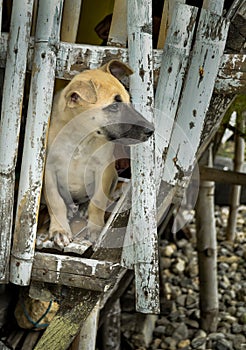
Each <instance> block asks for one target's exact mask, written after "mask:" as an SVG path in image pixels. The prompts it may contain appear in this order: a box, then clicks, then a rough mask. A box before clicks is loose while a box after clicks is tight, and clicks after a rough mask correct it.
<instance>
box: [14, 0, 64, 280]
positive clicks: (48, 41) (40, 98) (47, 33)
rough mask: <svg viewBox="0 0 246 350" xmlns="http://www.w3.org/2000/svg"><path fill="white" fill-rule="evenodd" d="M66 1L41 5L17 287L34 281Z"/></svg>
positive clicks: (18, 227) (20, 206) (20, 207)
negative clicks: (38, 231) (34, 261)
mask: <svg viewBox="0 0 246 350" xmlns="http://www.w3.org/2000/svg"><path fill="white" fill-rule="evenodd" d="M62 4H63V0H53V1H48V0H43V1H42V2H40V4H39V12H38V21H37V29H36V36H35V41H36V43H35V54H34V64H33V67H32V68H33V70H32V80H31V87H30V96H29V105H28V113H27V121H26V131H25V142H24V149H23V160H22V166H21V175H20V183H19V194H18V202H17V214H16V220H15V232H14V240H13V248H12V258H11V265H10V269H11V273H10V275H11V276H10V278H11V281H12V282H13V283H16V284H20V285H28V284H29V282H30V277H31V269H32V260H33V256H34V248H35V238H36V230H37V219H38V210H39V202H40V196H41V187H42V179H43V170H44V161H45V147H46V139H47V129H48V123H49V117H50V113H51V107H52V100H53V88H54V82H55V67H56V54H55V45H56V44H57V42H58V39H59V32H60V22H61V12H62Z"/></svg>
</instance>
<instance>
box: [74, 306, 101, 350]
mask: <svg viewBox="0 0 246 350" xmlns="http://www.w3.org/2000/svg"><path fill="white" fill-rule="evenodd" d="M99 306H100V303H99V302H97V304H96V305H95V306H94V308H93V309H92V311H91V313H90V315H89V317H88V318H87V319H86V321H85V323H84V325H83V327H82V329H81V331H80V333H79V334H78V336H77V341H76V339H75V344H73V345H72V347H71V349H70V350H81V349H90V350H95V349H96V339H97V328H98V320H99V314H100V307H99Z"/></svg>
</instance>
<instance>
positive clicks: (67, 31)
mask: <svg viewBox="0 0 246 350" xmlns="http://www.w3.org/2000/svg"><path fill="white" fill-rule="evenodd" d="M82 2H83V0H65V1H64V5H63V14H64V15H63V18H62V25H61V40H62V41H68V42H70V43H75V41H76V37H77V32H78V26H79V18H80V10H81V6H82Z"/></svg>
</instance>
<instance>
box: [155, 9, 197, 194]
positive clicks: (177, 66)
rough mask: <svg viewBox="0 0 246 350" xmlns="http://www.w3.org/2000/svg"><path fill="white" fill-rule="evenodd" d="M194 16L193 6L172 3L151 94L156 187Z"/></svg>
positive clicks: (187, 56) (192, 30)
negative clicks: (152, 100) (171, 11)
mask: <svg viewBox="0 0 246 350" xmlns="http://www.w3.org/2000/svg"><path fill="white" fill-rule="evenodd" d="M196 16H197V9H196V8H193V7H190V6H187V5H181V4H176V6H175V7H174V10H173V15H172V22H171V25H170V28H169V31H168V35H167V38H166V43H165V46H164V50H163V54H162V61H161V69H160V74H159V80H158V85H157V90H156V95H155V118H156V147H155V148H156V185H157V191H158V189H159V185H160V181H161V174H162V171H163V152H164V150H165V148H167V147H168V144H169V142H170V137H171V132H172V128H173V122H174V119H175V115H176V111H177V108H178V102H179V98H180V94H181V89H182V86H183V81H184V76H185V71H186V68H187V64H188V58H189V54H190V49H191V43H192V38H193V34H194V28H195V24H196V21H195V20H196ZM174 33H177V35H174Z"/></svg>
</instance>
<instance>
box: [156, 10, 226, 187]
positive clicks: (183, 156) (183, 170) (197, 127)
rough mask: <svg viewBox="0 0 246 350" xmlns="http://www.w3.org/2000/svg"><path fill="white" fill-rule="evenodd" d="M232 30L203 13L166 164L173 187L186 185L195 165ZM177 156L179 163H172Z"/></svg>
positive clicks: (218, 20)
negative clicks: (207, 113)
mask: <svg viewBox="0 0 246 350" xmlns="http://www.w3.org/2000/svg"><path fill="white" fill-rule="evenodd" d="M228 28H229V23H228V21H226V20H225V19H223V18H221V17H220V16H218V15H215V14H211V13H210V12H209V11H206V10H202V11H201V16H200V20H199V25H198V31H197V36H196V41H195V44H194V48H193V53H192V57H191V63H190V66H189V70H188V73H187V78H186V82H185V86H184V90H183V93H182V99H181V101H180V105H179V109H178V111H177V118H176V123H175V127H174V129H173V133H172V136H171V142H170V144H169V147H168V151H167V156H166V162H165V165H164V174H163V180H164V181H165V182H167V183H169V184H172V185H175V184H176V183H177V182H178V183H179V182H180V184H182V185H184V183H185V180H186V179H187V180H188V179H189V177H190V174H191V171H192V169H193V166H194V164H195V161H196V158H195V157H196V153H197V150H198V147H199V144H200V139H201V137H202V132H203V127H204V123H205V119H206V112H207V110H208V107H209V103H210V99H211V97H212V93H213V87H214V84H215V79H216V76H217V74H218V69H219V64H220V61H221V57H222V55H223V51H224V46H225V42H226V38H227V32H228ZM201 66H202V67H203V68H202V75H201ZM194 110H196V117H195V118H194V113H193V112H192V111H194ZM191 123H194V125H193V124H191ZM191 125H192V128H191V127H190V126H191ZM174 157H176V162H175V163H174V162H173V161H172V159H173V158H174Z"/></svg>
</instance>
